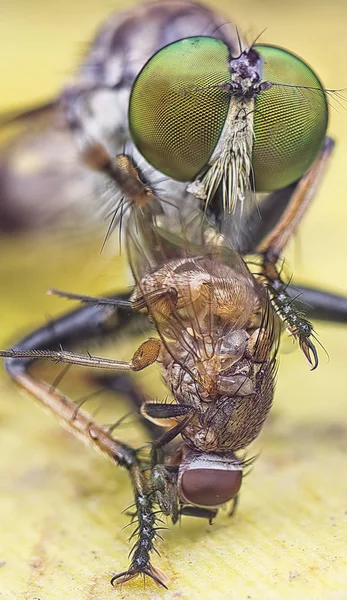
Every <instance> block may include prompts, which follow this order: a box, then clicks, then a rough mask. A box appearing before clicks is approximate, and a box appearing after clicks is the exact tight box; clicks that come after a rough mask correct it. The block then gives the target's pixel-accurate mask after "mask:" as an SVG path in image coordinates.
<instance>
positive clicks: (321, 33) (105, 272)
mask: <svg viewBox="0 0 347 600" xmlns="http://www.w3.org/2000/svg"><path fill="white" fill-rule="evenodd" d="M115 4H116V2H110V1H106V0H99V1H98V2H95V1H94V0H84V1H83V2H79V1H78V2H68V1H67V0H60V2H44V1H43V0H42V1H41V2H39V1H38V0H36V1H35V2H34V1H30V2H25V1H24V0H23V1H22V2H20V1H19V0H13V1H12V2H11V3H10V2H6V3H5V4H3V6H2V8H1V10H0V14H1V20H0V56H1V59H2V61H3V64H2V73H3V76H2V86H1V95H0V102H1V108H13V107H15V106H20V105H25V104H26V103H29V104H30V103H31V102H34V101H37V100H40V99H44V98H46V97H48V96H49V95H50V94H52V93H53V92H54V90H56V89H58V88H59V86H60V85H61V84H62V82H63V81H64V79H65V77H66V75H67V74H69V73H70V72H71V71H72V70H73V65H74V63H75V62H76V61H77V59H78V56H79V53H80V48H81V47H82V48H83V45H84V42H85V41H87V40H88V38H89V37H90V35H91V32H92V31H93V30H94V29H95V26H96V25H97V24H98V23H99V22H100V20H101V19H102V18H103V17H104V16H105V15H106V14H107V13H108V12H109V11H110V10H111V8H113V7H114V6H115ZM122 4H123V6H125V4H126V2H123V3H122ZM215 4H216V6H219V8H223V2H216V3H215ZM120 5H121V3H119V6H120ZM224 11H225V13H226V14H227V15H228V17H230V18H231V19H235V20H236V21H237V23H238V24H239V26H240V27H241V28H242V29H243V30H244V31H245V32H246V33H248V38H249V39H250V40H252V38H254V37H255V36H256V35H257V34H258V33H259V32H260V31H262V30H263V29H264V28H265V27H267V30H266V32H265V33H264V35H263V36H262V38H261V41H262V42H272V43H277V44H279V45H283V46H284V47H288V48H289V49H291V50H293V51H294V52H296V53H297V54H299V55H301V56H302V57H304V58H305V59H306V60H307V61H308V62H310V63H311V64H312V65H313V66H314V67H315V68H316V70H317V71H318V72H319V74H320V76H321V78H322V80H323V81H324V82H325V85H326V86H327V87H330V88H343V87H346V86H347V68H346V66H345V63H346V61H345V57H346V54H347V53H346V50H347V40H346V35H345V33H346V30H345V28H346V21H347V6H346V5H345V3H343V2H342V1H341V0H335V1H330V2H324V3H323V2H320V1H319V0H318V2H317V1H316V2H313V1H310V2H293V1H291V2H285V3H281V2H278V0H276V1H275V0H267V1H262V2H260V1H258V2H257V1H256V0H253V1H249V2H247V1H245V0H244V1H243V2H241V1H237V2H233V3H232V5H231V3H229V2H227V1H225V2H224ZM81 42H82V44H81ZM332 104H333V107H332V110H331V128H330V130H331V132H332V133H333V135H334V137H335V138H336V139H337V141H338V145H337V149H336V152H335V156H334V158H333V162H332V165H331V168H330V169H329V173H328V176H327V177H326V180H325V182H324V185H323V186H322V188H321V190H320V193H319V196H318V198H317V200H316V201H315V203H314V206H313V207H312V209H311V211H310V213H309V215H308V217H307V218H306V219H305V222H304V224H303V226H302V227H301V230H300V235H299V243H297V244H296V246H295V249H296V251H295V252H293V251H292V252H290V256H289V262H290V264H291V266H292V267H293V270H294V272H295V275H296V279H297V280H298V279H299V280H301V281H303V282H305V283H310V284H315V285H317V286H326V287H327V288H329V289H332V290H334V289H336V290H340V291H341V292H345V293H347V275H346V269H345V264H346V262H345V254H346V246H347V242H346V230H347V208H346V192H345V190H346V188H347V185H346V184H347V169H346V155H347V112H346V106H347V104H346V103H344V106H343V107H341V106H340V105H339V104H338V103H337V102H334V100H332ZM334 107H335V108H334ZM58 241H59V240H55V241H50V242H49V243H48V242H47V241H46V242H45V240H38V239H31V240H30V239H29V240H22V241H18V240H13V241H12V242H11V241H7V242H6V243H5V242H0V244H1V249H0V256H1V258H0V277H1V280H0V281H1V294H0V314H1V328H0V347H4V346H7V345H9V344H10V343H11V342H12V341H14V340H16V339H17V338H18V335H20V334H22V333H23V332H25V331H29V330H30V329H31V328H32V327H34V326H37V325H39V324H40V323H42V322H43V321H44V320H45V319H46V318H47V317H48V316H49V315H52V314H55V313H57V312H61V311H62V310H65V309H66V304H65V303H64V301H63V300H59V299H57V298H51V297H46V296H45V295H44V292H45V290H46V289H47V288H48V287H51V286H53V285H54V286H56V287H61V288H63V289H70V290H71V291H80V292H89V293H94V292H98V291H102V290H110V289H114V288H115V287H119V288H121V286H122V282H126V285H128V284H129V279H128V275H127V272H126V269H125V267H124V263H123V262H122V260H121V259H112V257H111V256H110V254H108V255H107V254H106V255H103V256H102V257H100V255H99V252H98V249H99V247H100V240H93V241H92V242H90V241H89V242H86V241H85V240H81V239H79V240H75V241H73V240H71V239H70V240H68V241H64V240H61V241H60V243H58ZM298 249H299V251H298ZM43 259H44V260H43ZM317 330H318V332H319V334H320V340H321V341H322V342H323V343H324V345H325V347H326V348H327V350H328V352H329V356H330V360H329V362H327V360H326V358H325V356H324V354H323V353H322V352H321V353H320V354H321V364H320V366H319V369H318V370H317V371H315V372H313V373H310V372H309V369H308V367H307V365H306V363H305V362H304V359H303V358H302V356H301V354H300V353H299V352H293V353H291V354H288V355H282V357H281V366H280V372H279V379H278V386H277V394H276V402H275V406H274V408H273V411H272V415H271V418H270V419H269V421H268V423H267V425H266V427H265V431H264V433H263V435H262V438H261V443H260V444H259V447H260V448H261V455H260V457H259V459H258V460H257V462H256V464H255V466H254V469H253V471H252V473H251V474H250V476H249V477H247V479H246V481H245V483H244V487H243V492H242V497H241V504H240V509H239V511H238V514H237V516H236V518H235V519H234V520H233V521H229V520H228V519H227V517H226V516H225V515H222V516H221V517H220V518H218V519H217V521H216V523H215V524H214V525H213V526H212V527H209V526H208V525H207V524H206V523H205V522H204V521H200V520H193V519H188V518H184V519H183V521H182V525H181V527H179V526H178V527H175V528H172V529H171V530H170V531H167V532H164V538H165V543H160V545H159V550H160V552H161V558H157V557H154V558H153V561H154V563H155V564H156V565H158V566H160V567H161V568H162V569H163V570H164V571H165V572H167V573H168V574H169V575H170V576H171V581H170V583H169V586H170V590H169V591H168V592H165V591H163V590H158V589H157V588H156V587H155V586H154V585H153V584H152V583H150V582H148V584H147V586H146V589H144V588H143V583H142V582H141V581H140V580H136V581H135V582H132V583H131V584H130V585H128V586H124V587H123V588H122V590H114V589H112V588H111V587H110V585H109V578H110V575H111V574H112V573H114V572H117V571H119V570H122V569H123V568H125V567H126V566H127V550H128V546H127V543H126V538H127V536H128V531H129V530H125V531H121V527H123V526H124V525H126V523H127V520H128V519H127V517H126V516H125V515H123V514H121V511H122V510H123V509H124V508H125V507H126V506H128V505H129V504H130V503H131V490H130V486H129V485H128V482H127V477H126V474H125V473H124V472H121V471H120V470H116V469H114V467H113V466H112V465H111V464H108V463H107V461H105V460H104V459H103V457H101V456H98V455H97V454H95V453H93V452H92V451H91V450H88V449H86V448H84V447H83V446H82V445H81V444H80V443H79V442H78V441H75V440H74V439H72V438H71V436H70V435H68V434H67V433H66V432H65V431H63V430H62V429H61V428H60V426H59V424H58V423H56V422H55V420H54V419H53V418H52V417H51V416H50V415H46V414H45V413H44V412H43V411H40V410H39V409H38V408H36V407H35V405H34V403H32V402H31V401H30V400H29V399H28V398H26V397H22V396H21V395H20V394H19V393H18V391H17V389H16V388H15V387H14V386H12V384H11V383H9V381H8V380H7V378H6V377H5V376H3V374H1V379H0V396H1V403H0V427H1V437H0V487H1V499H0V506H1V510H0V521H1V525H0V529H1V534H0V564H1V568H0V598H6V599H7V598H8V599H11V600H12V599H18V600H58V599H59V600H61V599H63V598H68V599H69V600H90V599H93V600H94V599H102V600H108V599H111V598H116V597H122V598H139V599H142V598H153V599H156V598H163V597H165V598H172V599H187V600H188V599H189V600H197V599H199V600H201V598H208V599H211V600H212V599H213V600H214V599H216V600H217V599H224V598H228V599H232V600H234V599H237V600H246V599H252V600H255V599H263V598H264V599H265V598H266V599H270V598H275V599H277V598H281V599H283V598H304V599H305V600H306V599H311V598H312V599H315V600H316V599H317V600H318V599H324V600H325V599H335V598H345V597H347V572H346V568H347V557H346V545H347V477H346V464H347V410H346V391H347V383H346V366H347V365H346V348H347V328H345V327H342V326H323V325H321V324H317ZM111 350H112V353H113V354H114V355H115V356H119V357H121V358H122V357H123V358H125V357H126V356H129V355H130V347H129V348H127V347H124V344H123V343H122V348H121V349H120V348H118V349H117V347H115V349H114V350H113V349H110V348H109V349H108V352H109V355H110V353H111ZM79 373H80V371H79ZM51 376H52V375H51ZM155 377H156V373H153V378H152V379H151V382H150V383H149V384H148V385H149V387H148V388H146V389H148V390H149V391H151V392H152V393H153V394H154V395H156V397H162V395H163V394H164V390H163V388H162V387H158V385H157V384H156V381H157V380H156V379H155ZM146 385H147V384H146V382H145V383H144V387H145V386H146ZM69 386H70V388H71V392H72V393H73V394H74V396H73V397H74V398H78V397H79V396H81V395H83V393H84V392H85V388H86V386H85V385H84V383H83V382H80V381H79V379H78V378H77V376H76V377H75V378H74V377H72V378H71V381H70V382H69ZM110 402H111V399H110V398H109V403H110ZM125 411H126V409H125V407H124V404H119V407H118V408H117V407H116V408H114V411H113V413H114V415H115V417H114V418H117V416H119V415H120V414H122V413H124V412H125ZM137 431H138V430H137V429H136V427H135V426H132V427H131V426H128V427H126V428H124V429H122V430H120V434H121V435H122V436H123V437H124V439H127V440H129V441H133V442H135V443H136V442H137V441H138V433H137Z"/></svg>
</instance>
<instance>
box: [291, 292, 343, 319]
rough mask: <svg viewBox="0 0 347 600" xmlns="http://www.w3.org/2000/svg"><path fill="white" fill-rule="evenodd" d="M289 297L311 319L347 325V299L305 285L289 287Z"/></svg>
mask: <svg viewBox="0 0 347 600" xmlns="http://www.w3.org/2000/svg"><path fill="white" fill-rule="evenodd" d="M287 292H288V294H289V296H290V297H291V298H292V299H294V302H295V304H296V305H297V306H298V307H300V309H302V310H304V311H305V313H306V314H307V315H308V316H309V317H310V319H317V320H320V321H332V322H334V323H347V297H346V296H339V295H338V294H331V293H330V292H325V291H323V290H316V289H314V288H310V287H306V286H303V285H295V284H292V285H289V286H288V287H287Z"/></svg>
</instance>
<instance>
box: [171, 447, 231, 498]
mask: <svg viewBox="0 0 347 600" xmlns="http://www.w3.org/2000/svg"><path fill="white" fill-rule="evenodd" d="M241 483H242V465H241V462H240V461H239V460H238V459H237V458H236V456H235V455H234V454H231V455H227V456H221V455H218V454H206V453H205V454H196V453H192V454H191V455H190V456H189V457H188V458H186V460H185V461H184V463H183V464H182V465H181V467H180V471H179V476H178V487H179V491H180V496H181V501H182V502H184V503H188V504H193V505H195V506H206V507H207V506H208V507H211V506H221V505H222V504H225V503H226V502H229V501H230V500H233V499H234V498H235V497H236V496H237V494H238V493H239V490H240V487H241Z"/></svg>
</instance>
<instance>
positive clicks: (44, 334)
mask: <svg viewBox="0 0 347 600" xmlns="http://www.w3.org/2000/svg"><path fill="white" fill-rule="evenodd" d="M124 310H126V311H128V312H129V310H128V308H126V307H124V306H122V311H124ZM122 311H121V312H122ZM115 312H117V310H116V308H115V307H113V308H112V311H111V312H110V307H109V306H88V307H85V308H82V309H79V310H77V311H74V312H73V313H70V314H68V315H65V316H64V317H62V318H60V319H57V321H55V322H53V323H51V324H49V325H47V326H45V327H43V328H41V329H40V330H37V331H36V332H34V333H33V334H31V335H30V336H28V337H27V338H25V339H24V340H22V342H20V343H19V344H17V345H16V346H15V348H13V350H12V351H8V352H4V353H2V355H5V356H7V359H6V368H7V370H8V372H9V374H10V375H11V377H12V378H13V379H14V380H15V381H16V383H17V384H18V385H19V386H21V387H22V388H23V389H25V390H26V391H28V392H29V393H30V394H32V395H33V396H34V397H35V398H36V399H37V400H38V401H39V402H40V403H41V405H43V406H45V407H46V408H48V409H49V410H50V411H51V412H52V413H53V414H55V415H56V416H58V417H59V418H60V420H61V421H62V422H63V423H64V425H65V426H66V427H67V428H68V429H70V430H71V431H72V432H73V433H74V434H75V435H76V436H77V437H79V438H82V439H83V440H84V441H87V442H88V443H90V444H91V445H93V446H95V447H97V448H98V449H99V450H100V451H101V452H103V454H105V455H106V456H108V457H109V458H111V460H113V461H114V462H115V463H117V464H118V465H121V466H123V467H125V468H126V469H127V471H128V472H129V475H130V479H131V482H132V486H133V490H134V496H135V506H136V515H137V519H138V527H137V528H136V532H135V535H136V536H137V540H136V542H135V544H134V547H133V550H132V559H131V564H130V567H129V569H128V571H125V572H123V573H120V574H119V575H116V576H115V577H114V578H113V579H112V583H114V582H117V583H124V582H126V581H129V580H130V579H133V578H134V577H136V576H137V575H140V574H143V575H148V576H150V577H151V578H152V579H153V580H154V581H156V583H158V584H160V585H162V586H164V587H166V586H165V581H166V580H165V576H164V575H163V574H162V573H161V571H160V570H158V569H155V568H154V567H153V566H152V564H151V560H150V553H151V552H152V551H153V550H154V549H155V548H154V543H155V539H156V537H157V532H156V529H157V528H156V524H157V517H156V513H155V511H154V503H155V498H154V496H153V493H152V491H151V489H150V485H149V483H148V481H147V477H146V475H145V473H144V470H143V466H144V465H143V464H142V463H141V461H140V459H139V458H138V455H137V452H136V450H134V449H133V448H131V447H130V446H128V445H127V444H125V443H123V442H121V441H119V440H117V439H115V438H114V437H113V436H112V435H111V432H110V429H109V428H107V427H103V426H100V425H99V424H97V423H96V422H95V421H94V420H93V418H92V417H91V416H90V415H89V414H88V413H87V412H85V411H84V410H82V409H81V408H78V407H76V404H75V403H74V402H72V401H71V400H70V399H69V398H67V397H66V396H65V395H63V394H61V393H60V392H58V391H57V390H55V389H52V387H51V386H49V385H47V384H46V383H45V382H43V381H39V380H35V379H34V378H33V377H32V376H31V374H30V373H29V372H28V369H29V367H30V364H31V363H32V362H33V360H34V359H35V358H38V354H39V353H40V352H41V353H42V354H47V355H49V354H50V355H51V357H56V358H57V355H59V354H61V352H59V351H54V350H51V351H49V350H48V351H42V350H40V348H42V347H45V346H46V347H47V346H48V347H53V348H54V347H57V345H58V346H59V345H60V344H61V343H62V342H64V343H73V342H75V343H76V342H77V339H79V340H81V339H88V338H92V337H93V336H96V335H100V334H102V333H104V332H106V331H107V330H108V329H113V331H114V329H117V327H115V325H114V323H113V324H112V327H111V324H110V323H107V321H108V320H109V319H111V318H112V317H114V316H115ZM118 316H120V315H118ZM123 316H124V313H123ZM118 327H121V325H120V324H118ZM156 341H157V340H156ZM145 344H146V343H145ZM143 346H144V345H142V346H140V349H139V350H140V352H139V351H138V352H137V353H135V355H134V356H135V368H136V366H139V361H140V362H141V360H142V364H143V352H144V354H146V350H143ZM150 346H151V343H150ZM141 348H142V350H141ZM145 349H146V346H145ZM136 354H137V357H136ZM62 355H63V357H65V355H66V358H68V359H69V360H70V358H71V359H72V356H73V355H72V353H69V352H65V353H64V352H62ZM151 356H153V353H152V355H151ZM85 358H86V359H88V360H87V362H90V361H92V357H90V356H87V357H85ZM147 360H148V359H147ZM129 364H130V363H129ZM115 366H116V368H122V367H121V364H120V363H119V362H118V363H117V361H115Z"/></svg>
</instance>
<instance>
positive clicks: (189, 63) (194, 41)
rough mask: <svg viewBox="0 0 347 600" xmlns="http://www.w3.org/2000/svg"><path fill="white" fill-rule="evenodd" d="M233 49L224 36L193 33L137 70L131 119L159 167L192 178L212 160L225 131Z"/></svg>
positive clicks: (145, 152)
mask: <svg viewBox="0 0 347 600" xmlns="http://www.w3.org/2000/svg"><path fill="white" fill-rule="evenodd" d="M229 60H230V57H229V50H228V48H227V46H226V45H225V44H224V43H223V42H222V41H220V40H217V39H215V38H210V37H191V38H186V39H183V40H179V41H178V42H174V43H173V44H170V45H169V46H166V47H165V48H162V49H161V50H159V52H157V53H156V54H155V55H154V56H153V57H152V58H151V59H150V60H149V61H148V62H147V64H146V65H145V66H144V68H143V69H142V71H141V72H140V74H139V75H138V77H137V79H136V81H135V83H134V86H133V89H132V92H131V97H130V103H129V125H130V132H131V135H132V138H133V140H134V143H135V144H136V146H137V148H138V149H139V151H140V152H141V154H143V156H144V157H145V158H146V160H147V161H148V162H149V163H150V164H152V165H153V166H154V167H155V168H156V169H158V170H159V171H161V172H162V173H165V175H168V176H169V177H172V178H173V179H177V180H179V181H190V180H192V179H194V178H195V177H196V175H197V174H198V173H199V172H200V171H201V170H202V169H203V167H204V166H205V165H206V164H207V162H208V160H209V158H210V156H211V154H212V153H213V151H214V149H215V146H216V144H217V142H218V140H219V137H220V135H221V132H222V129H223V125H224V122H225V120H226V117H227V114H228V108H229V102H230V96H229V95H228V94H227V93H226V92H225V91H223V90H221V89H220V88H217V87H213V86H215V85H216V84H219V83H221V82H230V81H231V75H230V71H229Z"/></svg>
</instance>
